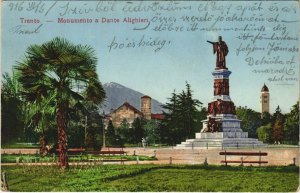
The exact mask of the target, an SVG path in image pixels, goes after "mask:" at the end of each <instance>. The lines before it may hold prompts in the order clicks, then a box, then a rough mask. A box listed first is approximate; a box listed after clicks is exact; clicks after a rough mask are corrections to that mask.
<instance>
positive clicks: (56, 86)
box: [16, 37, 105, 168]
mask: <svg viewBox="0 0 300 193" xmlns="http://www.w3.org/2000/svg"><path fill="white" fill-rule="evenodd" d="M96 63H97V58H96V57H95V51H94V49H92V48H91V47H90V46H87V45H74V44H72V43H70V42H69V41H67V40H66V39H63V38H59V37H57V38H54V39H53V40H51V41H49V42H46V43H43V44H41V45H31V46H29V47H28V48H27V50H26V54H25V58H24V59H23V61H21V62H19V63H18V65H17V66H16V69H17V70H18V71H19V72H20V76H19V81H20V82H21V84H22V86H23V88H24V92H23V95H24V96H25V99H26V100H27V101H28V102H30V103H32V104H36V105H38V106H39V105H40V104H45V101H49V102H50V101H51V103H52V104H53V103H54V106H55V116H56V124H57V129H58V150H59V165H60V167H61V168H67V167H68V157H67V134H66V131H67V126H68V120H69V114H70V109H71V108H73V105H74V106H76V107H78V106H80V105H81V102H82V101H89V102H92V103H94V104H100V103H101V102H102V101H103V99H104V98H105V92H104V89H103V87H102V85H101V83H100V81H99V79H98V75H97V73H96ZM77 85H84V86H83V87H82V89H81V90H78V89H76V86H77ZM76 91H77V92H76ZM74 101H76V102H75V103H74Z"/></svg>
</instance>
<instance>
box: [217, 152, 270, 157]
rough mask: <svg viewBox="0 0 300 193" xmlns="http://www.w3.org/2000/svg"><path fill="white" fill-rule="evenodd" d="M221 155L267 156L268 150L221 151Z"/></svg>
mask: <svg viewBox="0 0 300 193" xmlns="http://www.w3.org/2000/svg"><path fill="white" fill-rule="evenodd" d="M220 155H244V156H267V155H268V153H266V152H234V151H233V152H227V151H226V152H220Z"/></svg>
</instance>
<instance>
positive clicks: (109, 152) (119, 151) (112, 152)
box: [99, 147, 127, 155]
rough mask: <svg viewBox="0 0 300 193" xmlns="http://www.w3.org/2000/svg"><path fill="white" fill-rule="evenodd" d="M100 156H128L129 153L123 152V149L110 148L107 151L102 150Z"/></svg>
mask: <svg viewBox="0 0 300 193" xmlns="http://www.w3.org/2000/svg"><path fill="white" fill-rule="evenodd" d="M99 154H102V155H124V154H125V155H126V154H127V152H125V151H124V150H123V147H121V148H109V147H107V148H106V149H101V150H100V152H99Z"/></svg>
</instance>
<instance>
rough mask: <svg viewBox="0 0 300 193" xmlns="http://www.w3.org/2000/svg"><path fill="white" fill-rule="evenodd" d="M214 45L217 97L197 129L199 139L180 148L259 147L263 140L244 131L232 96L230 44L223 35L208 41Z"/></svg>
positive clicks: (186, 142)
mask: <svg viewBox="0 0 300 193" xmlns="http://www.w3.org/2000/svg"><path fill="white" fill-rule="evenodd" d="M207 42H209V43H211V44H212V45H213V52H214V53H216V55H217V60H216V68H215V70H214V71H213V72H212V75H213V76H214V97H213V100H212V102H210V103H208V115H207V119H206V120H203V121H202V122H203V129H202V130H201V132H200V133H196V138H195V139H188V140H186V141H185V142H182V143H181V144H178V145H177V146H176V147H177V148H179V149H180V148H185V147H206V146H210V147H212V146H215V147H218V146H219V147H220V146H222V147H247V146H250V147H254V146H255V147H257V146H262V145H264V144H263V143H262V142H261V141H258V140H257V139H254V138H248V132H243V131H242V129H241V127H240V122H241V121H240V120H239V119H237V116H236V112H235V106H234V103H233V102H232V101H231V99H230V96H229V76H230V74H231V71H229V70H228V68H227V67H226V56H227V54H228V52H229V50H228V47H227V45H226V43H225V42H224V41H222V37H221V36H219V41H218V42H211V41H207Z"/></svg>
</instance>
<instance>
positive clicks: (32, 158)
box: [1, 154, 156, 163]
mask: <svg viewBox="0 0 300 193" xmlns="http://www.w3.org/2000/svg"><path fill="white" fill-rule="evenodd" d="M17 157H18V158H19V162H20V163H21V162H36V161H37V162H53V156H40V155H39V154H38V155H23V154H2V155H1V163H16V158H17ZM138 157H139V160H140V161H146V160H156V158H154V157H149V156H138ZM102 158H103V159H104V160H109V159H121V158H122V159H125V160H128V161H134V160H136V159H137V156H132V155H124V156H123V155H114V156H98V155H91V154H88V155H71V156H69V161H70V162H77V161H88V160H90V159H102ZM55 159H56V160H57V156H56V157H55Z"/></svg>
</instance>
